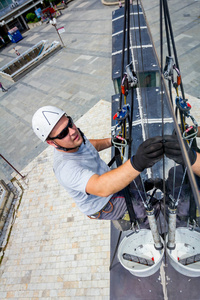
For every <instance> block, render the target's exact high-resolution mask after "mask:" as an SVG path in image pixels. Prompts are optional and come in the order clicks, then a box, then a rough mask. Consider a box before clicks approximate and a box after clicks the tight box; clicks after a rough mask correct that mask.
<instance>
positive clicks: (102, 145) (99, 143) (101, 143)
mask: <svg viewBox="0 0 200 300" xmlns="http://www.w3.org/2000/svg"><path fill="white" fill-rule="evenodd" d="M89 141H90V143H91V144H92V145H93V146H94V147H95V149H96V150H97V151H101V150H104V149H107V148H109V147H111V146H112V143H111V138H106V139H91V140H89Z"/></svg>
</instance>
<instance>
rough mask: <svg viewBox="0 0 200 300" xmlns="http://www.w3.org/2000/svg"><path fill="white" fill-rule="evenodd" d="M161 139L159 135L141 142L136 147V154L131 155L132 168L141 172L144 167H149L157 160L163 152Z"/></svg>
mask: <svg viewBox="0 0 200 300" xmlns="http://www.w3.org/2000/svg"><path fill="white" fill-rule="evenodd" d="M162 141H163V139H162V137H161V136H156V137H153V138H150V139H148V140H146V141H145V142H143V143H142V144H141V145H140V146H139V147H138V150H137V152H136V154H135V155H134V156H132V157H131V164H132V166H133V168H134V169H135V170H137V171H139V172H142V171H143V170H144V169H145V168H150V167H152V166H153V165H154V164H155V163H156V162H158V161H159V160H160V159H161V158H162V156H163V154H164V148H163V142H162Z"/></svg>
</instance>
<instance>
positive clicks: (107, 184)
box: [86, 159, 140, 197]
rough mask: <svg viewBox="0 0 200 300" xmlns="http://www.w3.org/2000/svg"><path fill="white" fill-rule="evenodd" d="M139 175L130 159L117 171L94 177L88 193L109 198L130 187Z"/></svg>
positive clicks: (90, 180)
mask: <svg viewBox="0 0 200 300" xmlns="http://www.w3.org/2000/svg"><path fill="white" fill-rule="evenodd" d="M139 174H140V172H138V171H137V170H135V169H134V168H133V167H132V165H131V162H130V159H129V160H128V161H127V162H125V163H124V164H123V165H121V166H120V167H118V168H117V169H114V170H111V171H109V172H107V173H104V174H102V175H97V174H95V175H93V176H92V177H91V178H90V179H89V181H88V184H87V186H86V192H87V193H88V194H92V195H96V196H100V197H107V196H109V195H111V194H114V193H116V192H119V191H121V190H122V189H123V188H125V187H126V186H128V185H129V184H130V183H131V181H133V180H134V179H135V178H136V177H137V176H138V175H139Z"/></svg>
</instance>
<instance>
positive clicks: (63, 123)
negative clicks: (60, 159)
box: [48, 116, 83, 152]
mask: <svg viewBox="0 0 200 300" xmlns="http://www.w3.org/2000/svg"><path fill="white" fill-rule="evenodd" d="M68 125H70V126H71V127H72V128H71V127H70V126H68ZM67 126H68V127H67ZM66 127H67V128H68V129H66V131H65V128H66ZM63 130H64V133H65V134H66V132H67V131H68V134H67V135H66V136H65V137H63V138H62V139H60V138H56V139H54V140H50V141H48V144H51V145H58V146H61V147H65V148H75V147H79V146H80V145H81V144H82V142H83V138H82V136H81V134H80V132H79V130H78V129H77V127H76V125H75V124H73V123H72V124H70V120H69V118H68V117H67V116H62V118H61V119H60V120H59V122H58V123H57V124H56V126H55V127H54V128H53V130H52V132H51V133H50V136H49V137H50V138H53V137H56V136H58V137H59V135H60V133H61V132H62V133H63ZM65 134H64V135H65ZM61 136H62V134H61ZM77 150H78V148H75V149H73V150H70V151H69V152H76V151H77Z"/></svg>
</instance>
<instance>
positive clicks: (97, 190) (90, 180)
mask: <svg viewBox="0 0 200 300" xmlns="http://www.w3.org/2000/svg"><path fill="white" fill-rule="evenodd" d="M32 127H33V130H34V132H35V133H36V135H37V136H38V137H39V138H40V139H41V140H42V141H43V142H47V143H48V144H49V145H51V146H53V147H54V148H55V150H54V172H55V175H56V177H57V179H58V181H59V182H60V184H61V185H62V186H63V187H64V188H65V189H66V190H67V191H68V193H69V194H70V195H71V196H72V197H73V198H74V200H75V202H76V204H77V206H78V207H79V209H80V210H81V211H82V212H83V213H84V214H86V215H87V216H90V217H94V218H99V219H109V220H118V219H121V218H123V216H124V215H125V213H126V210H127V208H126V202H125V197H124V194H123V192H122V190H123V189H124V188H125V187H126V186H128V185H129V184H130V183H131V182H132V181H133V180H134V179H135V178H136V177H137V176H138V175H139V174H140V173H141V172H142V171H143V170H144V169H145V168H149V167H152V166H153V165H154V164H155V163H156V162H158V161H159V160H160V159H161V158H162V157H163V152H164V147H163V143H162V137H154V138H151V139H149V140H146V141H145V142H143V143H142V144H141V145H140V146H139V148H138V150H137V153H136V154H135V155H134V156H132V157H131V159H129V160H128V161H126V162H125V163H124V164H123V165H121V166H120V167H118V168H117V169H114V170H110V168H109V167H108V166H107V165H106V163H105V162H104V161H102V160H101V159H100V157H99V154H98V151H101V150H103V149H106V148H109V147H111V146H112V142H111V139H110V138H106V139H99V140H96V139H92V140H88V139H87V138H86V137H85V136H84V134H83V133H82V132H81V130H80V129H78V128H77V127H76V126H75V124H74V123H73V121H72V119H71V117H69V116H67V115H66V113H65V112H64V111H63V110H61V109H59V108H57V107H54V106H45V107H42V108H40V109H38V110H37V111H36V113H35V114H34V116H33V119H32ZM133 193H134V194H133V204H134V206H135V207H134V208H135V209H136V212H135V213H136V216H137V218H138V219H140V220H142V219H144V218H145V217H146V214H145V209H144V206H143V204H142V201H141V198H140V196H139V194H138V192H137V191H133Z"/></svg>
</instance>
